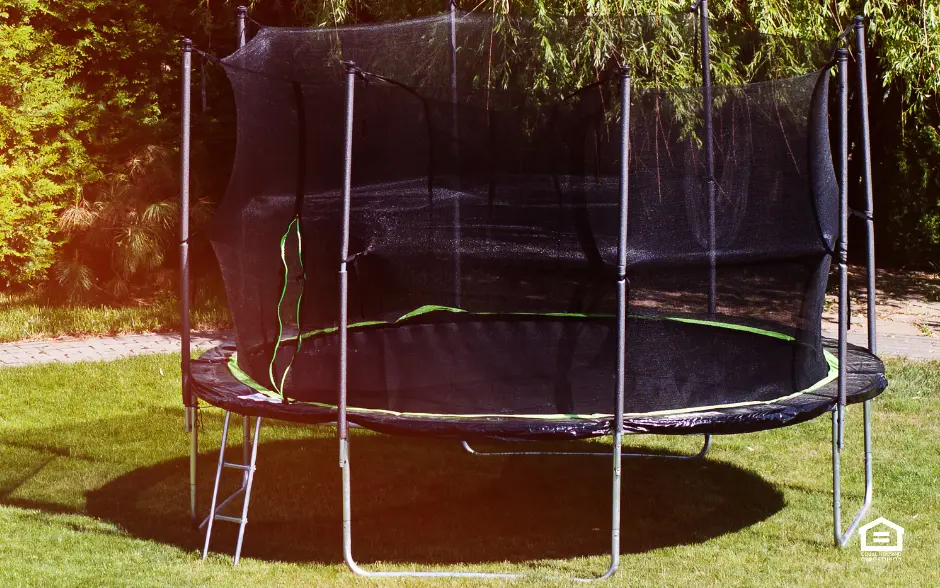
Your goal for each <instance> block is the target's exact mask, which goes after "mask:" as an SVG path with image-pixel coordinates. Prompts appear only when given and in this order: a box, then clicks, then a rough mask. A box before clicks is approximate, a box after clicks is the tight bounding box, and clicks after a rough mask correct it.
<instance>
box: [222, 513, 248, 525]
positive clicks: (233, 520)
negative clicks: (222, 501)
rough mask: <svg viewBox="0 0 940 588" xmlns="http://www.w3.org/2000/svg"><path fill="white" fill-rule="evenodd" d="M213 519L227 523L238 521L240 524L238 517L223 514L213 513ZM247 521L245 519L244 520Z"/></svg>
mask: <svg viewBox="0 0 940 588" xmlns="http://www.w3.org/2000/svg"><path fill="white" fill-rule="evenodd" d="M215 520H217V521H227V522H229V523H238V524H241V522H242V520H241V519H240V518H238V517H228V516H225V515H220V514H217V515H215ZM246 522H247V521H246Z"/></svg>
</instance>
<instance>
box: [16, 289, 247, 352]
mask: <svg viewBox="0 0 940 588" xmlns="http://www.w3.org/2000/svg"><path fill="white" fill-rule="evenodd" d="M191 316H192V321H193V329H195V330H214V329H218V328H225V327H228V326H229V324H230V323H229V318H228V311H227V310H226V308H225V304H224V303H223V302H220V301H218V300H216V299H200V300H198V301H197V303H196V306H195V308H193V312H192V315H191ZM175 329H179V303H178V302H177V301H176V300H175V299H172V298H161V299H159V300H156V301H149V302H141V303H139V304H135V305H127V306H108V305H84V306H82V305H65V304H63V305H51V304H48V303H46V302H44V301H41V300H39V299H37V297H36V296H35V295H32V294H29V293H20V294H3V293H0V343H2V342H5V341H18V340H23V339H45V338H50V337H59V336H62V335H73V336H88V335H118V334H121V333H142V332H148V331H153V332H161V331H172V330H175Z"/></svg>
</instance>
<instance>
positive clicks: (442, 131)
mask: <svg viewBox="0 0 940 588" xmlns="http://www.w3.org/2000/svg"><path fill="white" fill-rule="evenodd" d="M590 24H591V22H590V21H589V20H588V19H581V20H578V21H577V22H565V23H561V24H558V25H557V26H555V28H554V29H552V30H551V31H548V32H546V30H545V28H544V27H542V28H539V27H537V26H536V25H535V24H533V23H532V22H526V21H522V20H517V21H509V20H494V19H492V18H490V17H487V16H479V15H473V14H465V13H460V12H458V13H456V15H455V16H454V17H453V18H452V17H450V16H449V15H443V16H440V17H431V18H424V19H418V20H414V21H408V22H403V23H393V24H384V25H381V26H361V27H344V28H338V29H281V28H262V29H261V30H260V31H259V33H258V35H257V36H256V37H255V38H254V39H252V40H251V42H250V43H248V45H246V46H245V47H244V48H242V49H240V50H239V51H238V52H236V53H235V54H233V55H232V56H230V57H228V58H226V59H225V60H223V65H224V67H225V69H226V72H227V74H228V76H229V78H230V80H231V82H232V85H233V88H234V91H235V97H236V104H237V108H238V146H237V154H236V162H235V168H234V171H233V174H232V179H231V183H230V186H229V189H228V192H227V193H226V195H225V197H224V199H223V201H222V203H221V205H220V207H219V210H218V212H217V214H216V216H215V219H214V221H213V229H212V240H213V244H214V247H215V250H216V253H217V255H218V258H219V261H220V264H221V267H222V272H223V276H224V279H225V283H226V288H227V291H228V299H229V304H230V307H231V311H232V316H233V319H234V323H235V327H236V332H237V342H238V350H239V354H238V360H239V365H240V367H241V368H242V369H243V370H244V371H245V372H246V373H247V374H248V375H249V376H251V377H252V378H253V379H254V380H256V381H257V382H258V383H260V384H261V385H263V386H265V387H268V388H271V389H282V390H283V392H284V393H285V394H286V395H287V396H288V397H289V398H291V399H301V400H313V401H319V402H324V403H329V404H335V403H336V386H335V383H336V378H337V359H336V358H337V342H336V339H335V327H336V325H337V323H338V314H339V306H340V303H339V296H338V291H339V290H338V285H337V271H338V269H339V264H340V242H341V215H342V170H343V153H344V142H343V137H344V120H345V118H344V111H345V104H346V103H345V76H344V72H345V68H344V66H343V64H342V61H354V62H355V63H356V65H357V67H358V68H360V69H361V73H360V75H359V76H358V78H357V82H356V88H355V101H354V127H353V147H352V150H353V156H352V209H351V226H350V257H349V281H350V285H349V287H350V293H349V315H350V316H349V322H350V323H351V324H352V323H381V324H370V325H361V326H357V327H354V328H353V329H352V331H351V338H350V367H349V372H350V404H351V405H354V406H364V407H369V408H383V409H390V410H402V411H409V410H410V411H418V412H431V413H439V412H444V413H471V414H477V413H494V414H515V413H519V412H523V413H533V414H540V413H545V412H549V413H571V412H578V413H591V412H598V411H600V412H610V411H611V409H610V408H609V407H610V405H611V402H612V398H613V393H614V387H613V381H614V368H615V362H614V353H615V349H616V347H615V343H616V325H615V321H614V319H613V315H614V314H615V312H616V304H617V297H616V260H617V235H618V230H619V228H618V202H619V186H620V177H619V173H620V172H619V170H620V161H621V147H620V145H621V137H620V127H621V124H620V118H621V108H620V104H619V84H620V79H619V77H618V76H617V75H616V73H617V66H618V65H620V64H624V63H629V64H631V65H633V66H634V72H635V78H634V81H635V83H634V89H633V99H632V112H631V116H630V128H631V138H630V154H629V167H630V173H629V214H628V235H629V237H628V252H627V260H628V268H627V273H628V278H629V283H630V304H629V314H630V317H631V318H630V319H629V322H628V355H629V358H628V369H629V372H630V375H629V379H628V384H627V397H628V407H627V410H628V412H630V410H631V407H633V408H636V409H638V410H639V409H641V408H642V409H644V410H673V409H680V408H683V407H690V406H711V405H719V404H723V403H734V402H741V401H749V400H761V399H764V400H766V399H773V398H777V397H780V396H784V395H786V394H789V393H792V392H794V391H798V390H802V389H805V388H807V387H809V386H811V385H813V384H814V383H816V382H818V381H819V380H821V379H822V378H824V377H825V376H826V374H827V373H828V371H829V366H828V364H827V362H826V359H825V357H824V355H823V350H822V346H821V340H820V314H821V312H822V304H823V294H824V288H825V283H826V277H827V274H828V268H829V260H830V252H831V249H832V247H833V243H834V239H835V231H836V230H837V222H836V221H837V212H838V207H837V187H836V180H835V174H834V172H833V165H832V160H831V152H830V146H829V136H828V125H827V119H828V108H827V101H828V71H827V70H825V69H820V68H819V65H820V64H819V61H818V57H819V56H820V54H819V53H818V52H816V51H815V49H814V48H813V47H812V46H811V45H799V44H794V45H793V46H794V47H798V52H799V53H798V54H799V55H805V56H806V67H805V68H804V69H803V71H804V73H803V74H801V75H792V76H789V77H785V78H781V79H772V78H773V76H774V75H775V74H776V73H777V72H775V70H774V68H772V67H771V66H770V65H769V63H770V62H769V61H768V60H767V57H766V56H767V55H769V54H772V49H774V48H775V47H777V48H779V47H778V45H773V44H769V42H768V40H767V39H764V38H760V37H758V36H756V35H753V34H749V33H741V32H734V31H726V32H723V33H722V32H718V33H716V34H719V35H721V34H723V35H724V38H725V39H726V40H727V39H731V40H732V41H733V42H734V43H737V46H738V47H739V50H738V51H737V53H736V55H737V59H738V61H739V63H740V64H745V65H744V66H742V67H743V69H744V70H746V73H747V76H748V79H749V80H752V82H753V83H748V84H743V85H738V86H730V87H729V86H721V87H718V86H716V87H715V88H714V89H713V93H714V107H713V110H712V117H713V122H714V134H713V137H714V139H713V144H714V176H713V177H714V182H715V192H714V193H715V199H714V212H715V214H714V221H715V222H714V235H712V232H711V228H710V227H711V223H710V218H711V216H710V210H711V207H710V205H709V199H708V190H707V185H708V179H709V178H708V175H709V174H708V171H707V166H706V162H705V158H704V151H703V146H704V134H703V108H702V104H703V101H702V91H701V89H700V88H691V89H688V88H686V89H683V88H682V87H681V84H679V85H680V87H675V86H676V84H671V85H670V84H666V83H664V82H663V76H661V75H659V74H658V73H657V72H656V71H655V70H653V69H651V67H650V66H649V63H650V60H649V59H648V56H646V55H645V54H644V53H643V52H642V51H641V48H642V47H644V43H645V42H646V41H647V40H649V39H650V38H652V37H655V36H656V35H664V34H668V35H672V36H674V37H675V39H676V42H675V44H674V51H675V55H676V56H679V57H677V59H680V58H682V56H685V58H687V59H689V60H693V61H694V60H696V59H697V58H698V54H697V47H698V45H697V37H696V30H695V26H694V20H693V19H682V18H678V19H672V20H670V21H669V23H668V26H665V25H664V24H663V22H662V21H661V19H633V20H631V21H624V22H622V23H620V26H619V28H617V31H618V33H617V35H616V36H615V37H614V38H612V39H609V40H607V41H606V42H607V43H608V44H614V45H617V46H619V47H623V48H624V49H622V50H620V51H609V52H607V53H606V56H605V57H604V58H603V59H602V60H600V62H599V63H597V64H595V66H596V67H595V70H594V72H595V73H592V76H593V77H592V78H591V79H589V80H588V81H587V82H585V79H584V77H583V76H582V75H580V74H579V73H578V72H574V73H572V72H567V73H565V72H563V73H561V74H559V73H557V70H558V69H559V68H552V67H547V66H545V67H543V65H545V64H546V62H547V61H550V60H549V58H548V57H546V50H545V44H544V41H541V39H543V38H544V37H545V36H546V35H549V36H551V35H554V36H551V39H552V43H550V44H549V45H550V46H551V47H555V48H556V49H555V51H557V48H558V47H564V46H565V44H566V43H577V42H583V40H584V36H585V35H587V34H589V32H590V31H591V30H592V27H591V26H590ZM779 42H780V41H779V40H773V43H776V44H779ZM768 47H770V49H767V48H768ZM631 48H635V50H632V49H631ZM794 51H797V50H796V49H792V48H791V57H792V55H793V54H795V53H794ZM814 60H815V61H814ZM540 64H541V65H540ZM688 71H691V72H692V73H695V72H696V71H697V70H695V69H694V68H692V69H689V70H688ZM546 72H556V73H552V74H549V73H546ZM805 72H809V73H805ZM677 76H678V74H677ZM677 79H679V81H680V82H683V83H685V81H683V80H682V79H681V76H678V78H677ZM754 80H756V81H754ZM687 82H688V83H689V84H692V83H694V79H693V80H687ZM667 86H668V87H667ZM295 219H296V222H294V221H295ZM712 243H713V244H714V247H712ZM712 260H714V261H712ZM713 264H714V267H715V270H714V275H715V276H716V285H717V289H716V292H715V299H714V303H715V306H716V310H715V312H714V313H711V312H709V298H710V287H711V275H712V265H713ZM429 307H437V308H436V309H435V308H429ZM416 309H422V310H421V311H419V312H417V313H415V311H416ZM456 310H460V311H463V312H460V313H458V312H456ZM409 313H411V316H410V317H407V318H405V319H403V320H402V317H403V316H406V315H409ZM663 319H670V320H663ZM672 319H682V320H672ZM728 325H732V326H735V327H737V328H729V327H728ZM297 332H300V333H305V334H307V336H306V337H305V338H301V339H299V341H300V342H301V344H300V345H298V339H297V338H296V336H295V335H296V334H297ZM768 333H769V335H768ZM288 366H290V367H289V368H288Z"/></svg>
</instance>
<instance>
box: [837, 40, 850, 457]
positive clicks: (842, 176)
mask: <svg viewBox="0 0 940 588" xmlns="http://www.w3.org/2000/svg"><path fill="white" fill-rule="evenodd" d="M848 58H849V52H848V50H846V49H845V48H840V49H839V50H838V51H837V52H836V63H837V65H838V68H839V69H838V84H839V92H838V96H839V143H838V144H839V153H838V156H839V242H838V244H837V248H836V253H837V255H838V261H839V406H838V409H837V410H838V416H839V448H840V449H841V448H842V447H843V446H844V444H845V384H846V382H845V378H846V370H845V364H846V359H847V357H848V353H847V335H848V309H849V306H848V304H849V279H848V267H847V265H846V262H847V253H848V238H849V124H848V123H849V120H848V119H849V95H848V87H847V86H848Z"/></svg>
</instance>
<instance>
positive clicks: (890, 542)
mask: <svg viewBox="0 0 940 588" xmlns="http://www.w3.org/2000/svg"><path fill="white" fill-rule="evenodd" d="M860 531H861V534H862V551H893V552H900V551H901V549H903V548H904V527H902V526H901V525H896V524H894V523H892V522H891V521H889V520H888V519H886V518H884V517H879V518H877V519H875V520H873V521H872V522H870V523H868V524H867V525H865V526H864V527H862V528H861V529H860Z"/></svg>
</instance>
